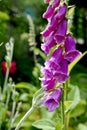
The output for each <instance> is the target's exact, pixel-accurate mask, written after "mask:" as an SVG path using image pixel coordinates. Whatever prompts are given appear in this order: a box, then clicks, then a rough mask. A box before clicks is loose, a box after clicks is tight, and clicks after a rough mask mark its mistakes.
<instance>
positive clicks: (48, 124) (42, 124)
mask: <svg viewBox="0 0 87 130" xmlns="http://www.w3.org/2000/svg"><path fill="white" fill-rule="evenodd" d="M32 125H33V126H34V127H36V128H39V129H44V130H55V122H54V121H52V120H50V119H41V120H38V121H36V122H34V123H33V124H32Z"/></svg>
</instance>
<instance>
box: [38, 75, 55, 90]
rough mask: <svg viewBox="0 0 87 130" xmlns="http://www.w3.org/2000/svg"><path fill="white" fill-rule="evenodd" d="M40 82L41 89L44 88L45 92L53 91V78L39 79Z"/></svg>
mask: <svg viewBox="0 0 87 130" xmlns="http://www.w3.org/2000/svg"><path fill="white" fill-rule="evenodd" d="M39 79H40V80H41V82H42V87H45V88H46V91H49V90H51V89H53V88H54V87H55V85H56V79H53V78H50V79H49V78H48V79H47V78H45V77H43V78H39Z"/></svg>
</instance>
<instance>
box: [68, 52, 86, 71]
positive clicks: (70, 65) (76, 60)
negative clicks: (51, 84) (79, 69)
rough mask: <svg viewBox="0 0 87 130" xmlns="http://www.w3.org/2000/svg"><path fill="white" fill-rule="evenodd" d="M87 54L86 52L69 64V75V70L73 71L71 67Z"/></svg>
mask: <svg viewBox="0 0 87 130" xmlns="http://www.w3.org/2000/svg"><path fill="white" fill-rule="evenodd" d="M86 54H87V51H85V52H84V53H83V54H82V55H80V56H79V57H77V58H76V59H75V60H74V61H73V62H72V63H70V64H69V68H68V70H69V73H70V72H71V70H72V69H73V67H74V66H75V65H76V64H77V63H78V62H79V61H80V60H81V59H82V58H83V57H84V56H85V55H86Z"/></svg>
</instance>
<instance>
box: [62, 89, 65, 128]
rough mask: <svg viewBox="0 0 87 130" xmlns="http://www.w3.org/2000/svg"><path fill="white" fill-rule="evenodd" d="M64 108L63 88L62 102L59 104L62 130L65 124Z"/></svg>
mask: <svg viewBox="0 0 87 130" xmlns="http://www.w3.org/2000/svg"><path fill="white" fill-rule="evenodd" d="M64 111H65V108H64V90H63V94H62V104H61V118H62V130H66V124H65V113H64Z"/></svg>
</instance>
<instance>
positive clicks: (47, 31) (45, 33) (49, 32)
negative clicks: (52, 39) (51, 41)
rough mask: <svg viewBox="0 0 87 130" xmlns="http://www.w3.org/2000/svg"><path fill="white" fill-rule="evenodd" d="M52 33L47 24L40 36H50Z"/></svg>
mask: <svg viewBox="0 0 87 130" xmlns="http://www.w3.org/2000/svg"><path fill="white" fill-rule="evenodd" d="M52 31H53V30H52V29H51V28H50V25H49V24H48V26H47V27H46V29H45V30H44V31H43V32H41V34H42V36H43V37H47V36H49V35H50V34H51V32H52Z"/></svg>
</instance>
